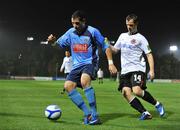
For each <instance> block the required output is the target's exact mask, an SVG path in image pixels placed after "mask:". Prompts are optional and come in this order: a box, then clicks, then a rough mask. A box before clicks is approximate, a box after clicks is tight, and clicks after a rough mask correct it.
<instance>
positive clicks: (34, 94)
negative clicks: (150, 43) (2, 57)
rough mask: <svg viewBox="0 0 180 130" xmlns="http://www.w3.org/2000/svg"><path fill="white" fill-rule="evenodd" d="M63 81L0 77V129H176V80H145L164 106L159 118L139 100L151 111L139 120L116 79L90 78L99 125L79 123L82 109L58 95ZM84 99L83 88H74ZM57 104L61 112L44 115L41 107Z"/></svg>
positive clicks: (179, 106)
mask: <svg viewBox="0 0 180 130" xmlns="http://www.w3.org/2000/svg"><path fill="white" fill-rule="evenodd" d="M63 83H64V81H23V80H21V81H20V80H19V81H18V80H0V130H84V129H86V130H179V129H180V123H179V122H180V116H179V115H180V100H179V97H180V84H172V83H149V84H148V91H149V92H150V93H151V94H152V95H153V96H154V97H155V98H156V99H157V100H159V101H160V102H162V103H163V105H164V106H165V110H166V116H165V117H164V118H160V117H159V115H158V113H157V112H156V110H155V108H154V106H152V105H151V104H148V103H147V102H144V101H143V100H141V101H142V103H143V104H144V106H145V107H146V108H147V109H148V111H150V113H151V114H152V115H153V119H152V120H146V121H140V120H138V117H139V116H140V114H139V113H138V112H137V111H135V110H134V109H132V108H131V107H130V105H129V104H128V103H127V102H126V101H125V99H124V98H123V97H122V95H121V94H120V92H118V91H117V82H114V81H110V80H108V79H107V80H105V81H104V84H98V82H97V81H93V82H92V85H93V86H94V89H95V91H96V99H97V108H98V112H99V115H100V119H101V121H102V125H98V126H85V125H82V124H81V123H82V118H83V113H82V112H81V111H80V110H79V109H77V107H76V106H75V105H74V104H73V103H72V102H71V101H70V100H69V98H68V96H67V95H66V94H63V95H61V94H60V92H61V91H62V89H63ZM78 91H79V92H80V93H81V94H82V95H83V98H84V100H85V102H86V103H87V101H86V99H85V97H84V94H83V91H82V90H81V89H78ZM50 104H57V105H59V106H60V108H61V109H62V116H61V118H60V119H59V120H57V121H50V120H48V119H47V118H46V117H45V116H44V110H45V108H46V107H47V106H48V105H50Z"/></svg>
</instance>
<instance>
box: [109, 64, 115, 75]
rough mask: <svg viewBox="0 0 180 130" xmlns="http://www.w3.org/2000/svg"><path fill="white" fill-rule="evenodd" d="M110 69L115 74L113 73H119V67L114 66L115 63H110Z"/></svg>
mask: <svg viewBox="0 0 180 130" xmlns="http://www.w3.org/2000/svg"><path fill="white" fill-rule="evenodd" d="M109 71H110V73H111V74H113V75H114V74H116V73H117V69H116V67H115V66H114V64H110V65H109Z"/></svg>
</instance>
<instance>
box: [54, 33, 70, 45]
mask: <svg viewBox="0 0 180 130" xmlns="http://www.w3.org/2000/svg"><path fill="white" fill-rule="evenodd" d="M56 42H57V44H58V45H59V46H60V47H62V48H65V47H67V46H70V30H68V31H67V32H66V33H65V34H63V35H62V36H61V37H60V38H58V40H57V41H56Z"/></svg>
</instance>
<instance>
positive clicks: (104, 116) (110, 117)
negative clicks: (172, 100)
mask: <svg viewBox="0 0 180 130" xmlns="http://www.w3.org/2000/svg"><path fill="white" fill-rule="evenodd" d="M150 113H151V114H152V116H153V117H155V118H160V117H159V114H158V113H157V111H150ZM173 114H174V112H172V111H166V113H165V115H164V117H163V118H162V119H167V118H168V117H169V116H172V115H173ZM140 115H141V114H139V113H138V112H137V113H135V114H131V113H106V114H100V119H101V121H102V122H107V121H108V120H114V119H117V118H121V117H129V118H135V119H138V118H139V117H140Z"/></svg>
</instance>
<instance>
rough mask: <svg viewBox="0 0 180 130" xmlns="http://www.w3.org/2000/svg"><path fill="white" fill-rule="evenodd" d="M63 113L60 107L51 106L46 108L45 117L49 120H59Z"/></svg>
mask: <svg viewBox="0 0 180 130" xmlns="http://www.w3.org/2000/svg"><path fill="white" fill-rule="evenodd" d="M61 114H62V111H61V109H60V107H59V106H58V105H49V106H47V107H46V110H45V116H46V117H47V118H48V119H49V120H57V119H59V118H60V117H61Z"/></svg>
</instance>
